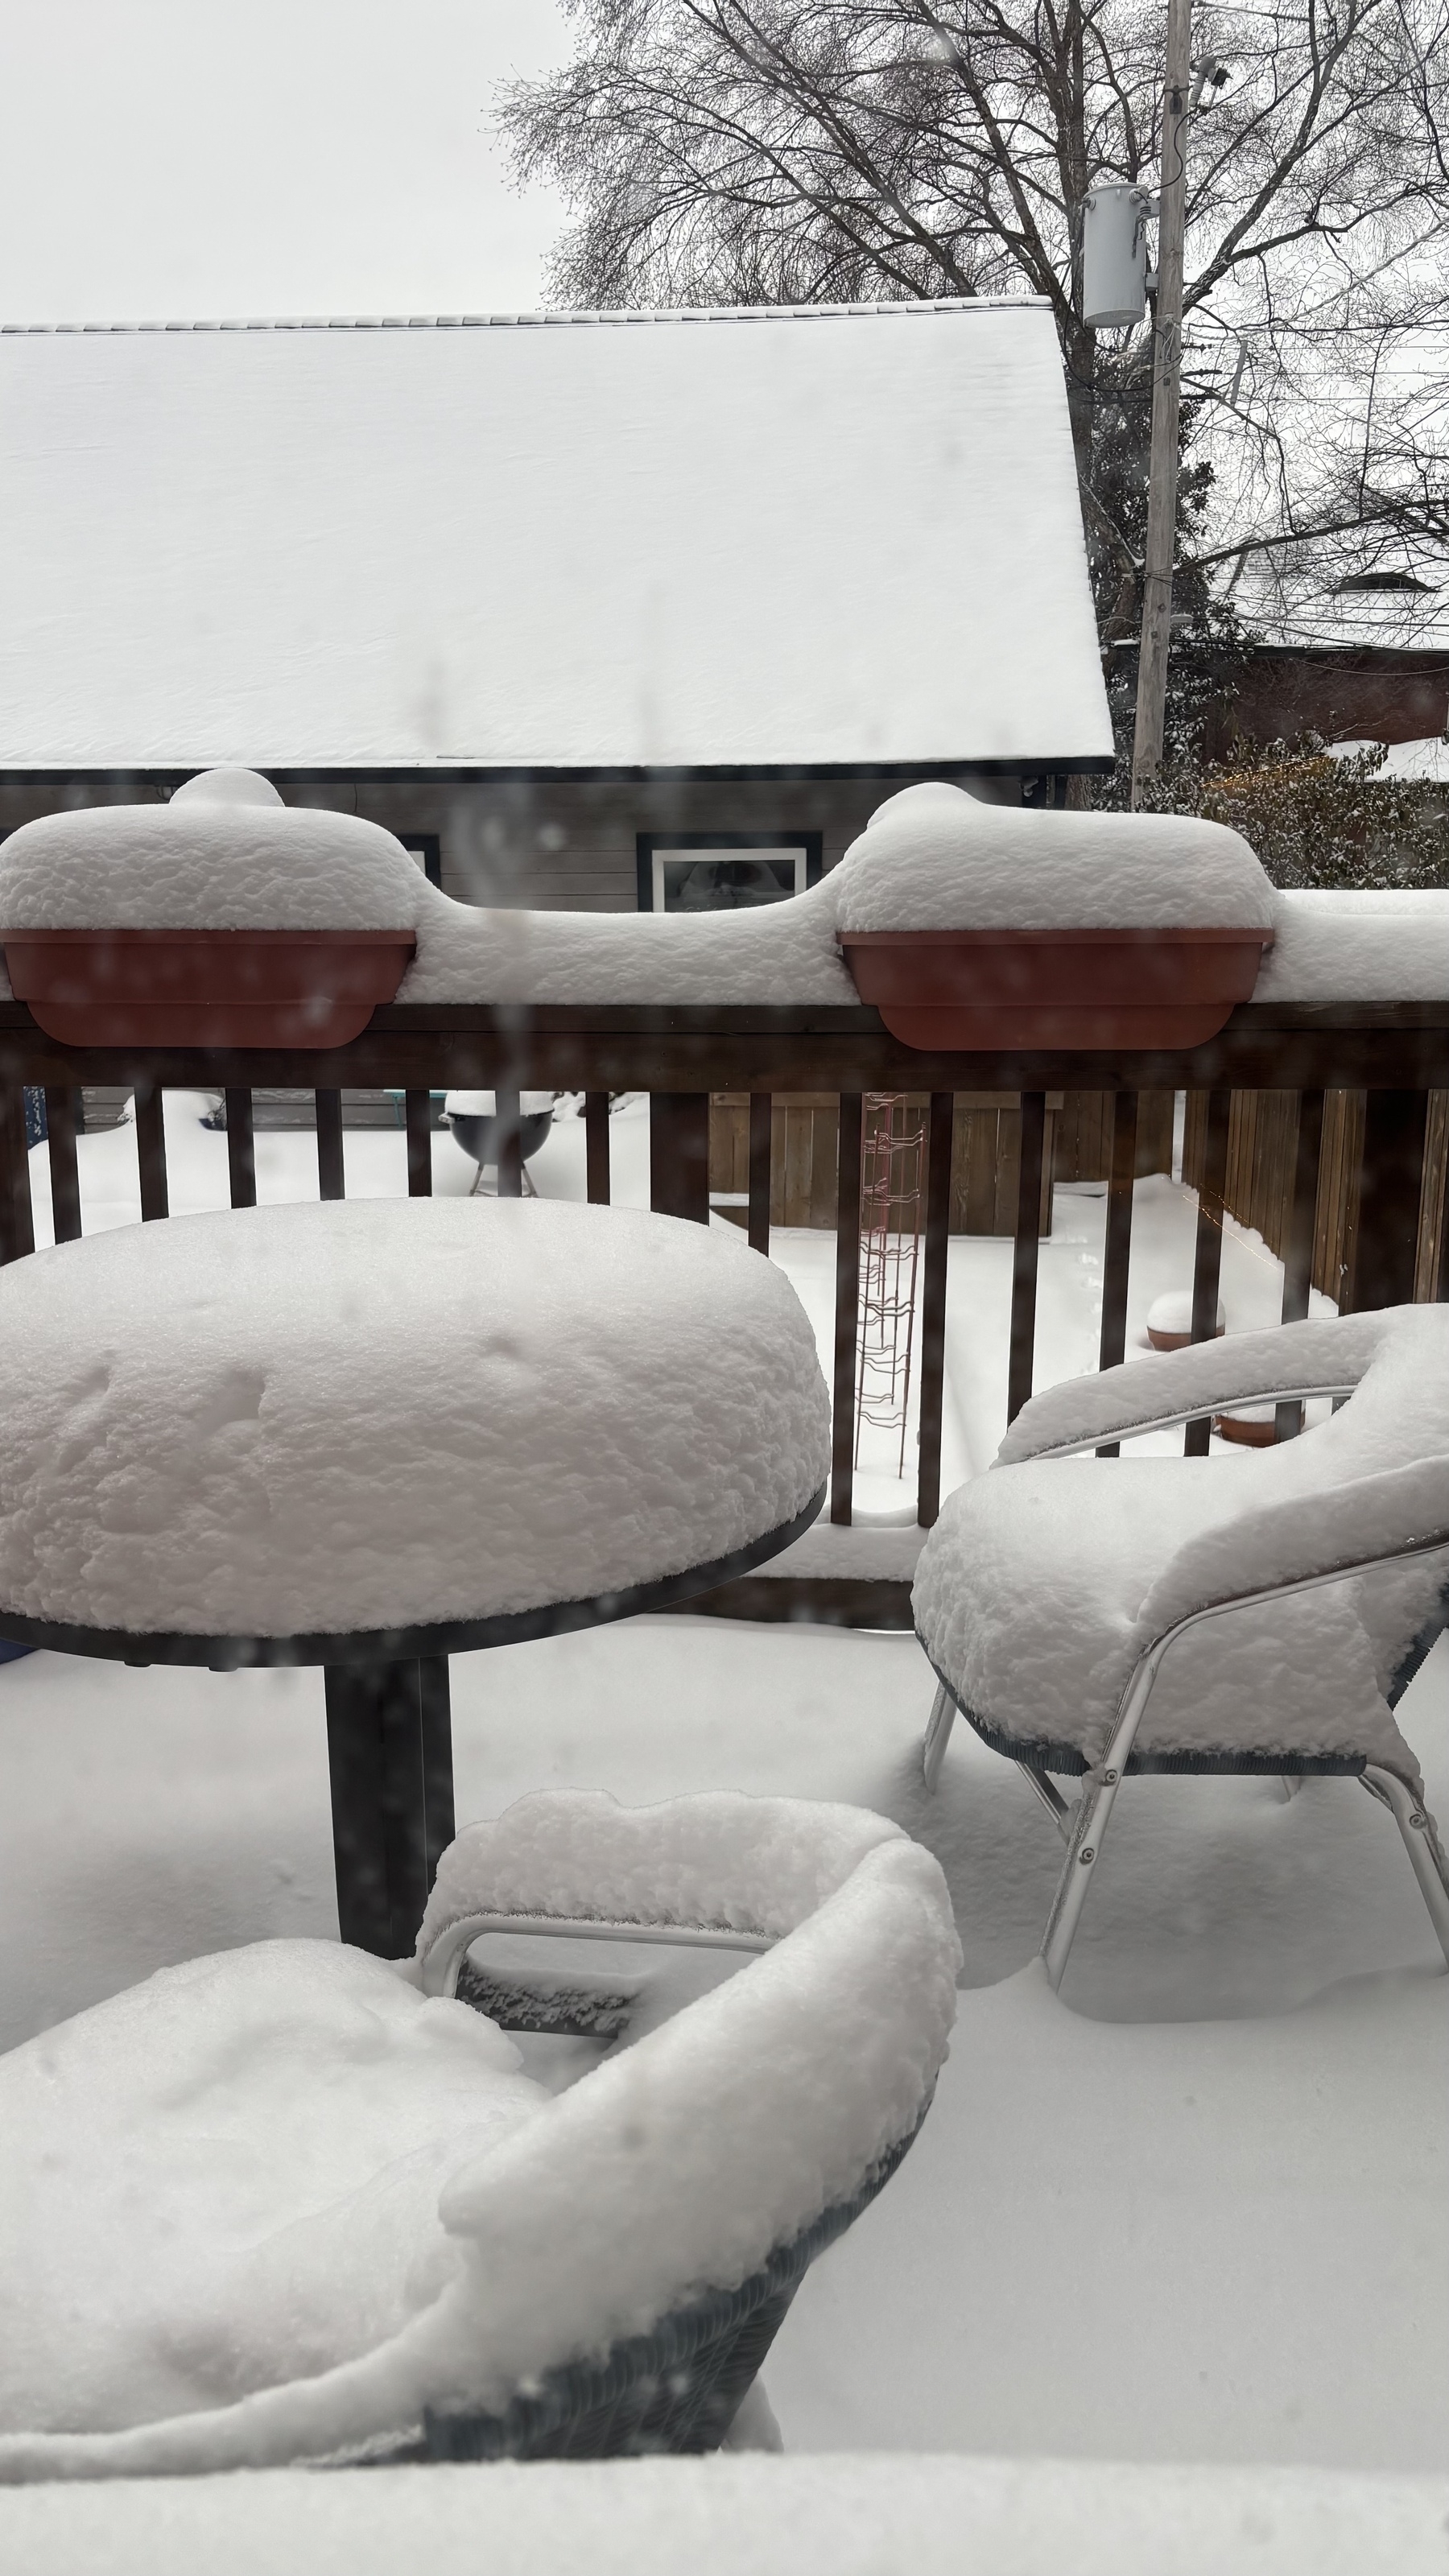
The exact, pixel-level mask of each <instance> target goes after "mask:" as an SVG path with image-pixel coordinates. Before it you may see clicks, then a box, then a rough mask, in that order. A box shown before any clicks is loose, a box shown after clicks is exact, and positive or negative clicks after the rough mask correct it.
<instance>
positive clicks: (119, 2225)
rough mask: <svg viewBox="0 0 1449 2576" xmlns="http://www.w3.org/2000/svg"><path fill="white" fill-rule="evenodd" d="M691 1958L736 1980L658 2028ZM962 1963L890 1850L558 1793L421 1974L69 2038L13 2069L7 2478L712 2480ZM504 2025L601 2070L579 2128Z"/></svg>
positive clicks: (918, 1880)
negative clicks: (549, 1964)
mask: <svg viewBox="0 0 1449 2576" xmlns="http://www.w3.org/2000/svg"><path fill="white" fill-rule="evenodd" d="M490 1934H503V1935H510V1936H514V1937H513V1939H512V1942H511V1944H510V1945H509V1946H510V1947H511V1949H512V1951H513V1953H514V1955H515V1961H516V1954H517V1949H518V1936H523V1937H524V1939H525V1940H526V1942H527V1944H528V1948H527V1951H526V1952H525V1956H526V1957H527V1958H529V1959H531V1961H532V1964H531V1965H525V1966H520V1965H518V1964H516V1963H515V1964H513V1965H502V1966H500V1965H498V1964H497V1953H496V1951H495V1953H494V1954H493V1956H494V1962H495V1964H494V1965H493V1966H491V1967H490V1966H489V1965H487V1964H486V1963H480V1962H479V1961H478V1960H477V1959H476V1958H475V1957H470V1954H473V1953H476V1951H477V1949H478V1945H479V1944H480V1942H481V1941H482V1940H483V1938H484V1936H486V1935H490ZM561 1937H562V1938H566V1939H572V1940H574V1941H576V1942H586V1943H588V1944H589V1945H590V1948H589V1951H588V1954H587V1955H589V1956H591V1957H594V1958H596V1959H598V1960H599V1962H600V1971H599V1972H595V1973H593V1974H590V1973H588V1971H587V1970H586V1969H580V1968H579V1967H578V1966H577V1965H576V1964H575V1965H565V1964H563V1962H564V1957H565V1954H564V1953H563V1952H562V1951H559V1952H558V1953H557V1957H558V1960H559V1963H560V1964H559V1965H558V1966H556V1967H555V1968H554V1969H553V1970H552V1972H549V1971H548V1970H547V1969H543V1968H540V1966H539V1964H538V1950H537V1943H538V1941H539V1940H540V1938H544V1939H546V1940H547V1941H550V1942H556V1941H558V1940H559V1939H560V1938H561ZM600 1942H604V1943H608V1944H612V1945H615V1946H613V1947H612V1948H611V1949H609V1950H607V1951H606V1950H601V1949H599V1947H598V1944H599V1943H600ZM621 1943H627V1944H629V1945H632V1946H631V1947H630V1948H629V1949H628V1950H625V1951H623V1952H622V1953H621V1950H620V1948H619V1947H618V1945H619V1944H621ZM661 1945H663V1948H662V1947H661ZM664 1948H667V1949H668V1950H670V1951H672V1952H673V1954H674V1957H673V1960H672V1962H671V1961H669V1960H667V1959H666V1958H665V1957H664V1955H663V1949H664ZM687 1951H693V1952H694V1953H696V1954H698V1953H700V1952H711V1951H712V1952H716V1953H721V1954H723V1953H728V1952H730V1951H734V1952H737V1953H743V1954H744V1955H745V1964H744V1965H743V1966H742V1968H741V1969H740V1970H739V1972H738V1973H734V1974H731V1975H728V1976H725V1977H723V1978H722V1980H721V1981H719V1982H717V1983H715V1984H714V1985H713V1987H712V1988H711V1989H710V1990H709V1991H707V1992H704V1993H698V1994H696V1995H695V1996H694V1998H693V2000H690V2001H687V2002H685V2003H683V2005H682V2006H680V2007H679V2008H677V2009H673V2010H671V1982H672V1981H673V1982H674V1984H675V1998H674V1999H675V2001H676V2002H677V1977H678V1969H679V1959H680V1955H681V1954H682V1953H684V1952H687ZM544 1955H545V1956H546V1955H547V1953H546V1952H545V1954H544ZM621 1957H622V1960H623V1962H624V1964H623V1965H622V1966H621ZM636 1960H637V1962H638V1965H637V1967H636V1966H634V1965H633V1964H631V1963H632V1962H633V1961H636ZM959 1960H960V1951H959V1947H958V1944H957V1941H956V1935H955V1929H954V1925H953V1921H952V1915H951V1907H950V1901H949V1898H948V1896H947V1892H946V1886H945V1882H944V1879H943V1878H942V1875H941V1872H940V1869H939V1868H938V1866H937V1864H936V1862H935V1861H934V1860H933V1859H932V1858H931V1856H930V1855H929V1854H928V1853H927V1852H925V1851H923V1850H922V1849H921V1848H920V1846H919V1845H918V1844H916V1843H913V1842H912V1841H910V1840H909V1839H908V1838H907V1836H905V1835H904V1834H903V1833H902V1832H901V1831H900V1829H899V1828H898V1827H897V1826H895V1825H892V1824H889V1823H886V1822H885V1821H883V1820H882V1819H881V1818H880V1817H878V1816H872V1815H868V1814H866V1813H865V1812H863V1811H862V1810H860V1809H858V1808H851V1807H839V1806H810V1805H805V1804H803V1803H801V1802H799V1801H796V1800H790V1799H753V1798H746V1797H741V1796H738V1795H734V1794H718V1795H709V1796H701V1797H690V1798H681V1799H677V1800H674V1801H672V1802H671V1803H669V1804H667V1805H664V1806H659V1807H652V1808H644V1809H626V1808H621V1807H619V1806H617V1805H616V1804H615V1803H614V1801H613V1800H612V1799H611V1798H608V1797H606V1796H603V1795H601V1794H599V1793H596V1792H585V1791H555V1792H544V1793H541V1794H538V1795H536V1796H532V1797H528V1798H524V1799H522V1800H521V1801H520V1802H519V1803H518V1804H517V1805H516V1806H514V1807H512V1808H510V1809H509V1811H508V1812H507V1814H506V1815H504V1816H503V1817H502V1818H501V1819H500V1820H499V1821H498V1822H497V1823H493V1824H484V1825H475V1826H472V1827H470V1828H469V1829H468V1830H467V1831H465V1832H464V1833H462V1834H460V1835H459V1837H458V1839H457V1841H456V1842H455V1843H453V1844H452V1845H451V1846H450V1848H449V1850H448V1851H447V1852H446V1853H445V1854H444V1856H443V1859H442V1863H441V1866H440V1868H439V1871H438V1877H437V1883H436V1886H435V1887H434V1890H433V1894H432V1897H431V1900H430V1902H429V1905H428V1910H427V1915H426V1919H425V1921H424V1923H423V1926H422V1930H421V1933H420V1935H419V1939H418V1946H417V1953H416V1956H415V1957H414V1958H413V1959H412V1960H411V1961H408V1962H405V1963H396V1964H391V1965H390V1964H388V1963H386V1962H383V1961H380V1960H377V1959H374V1958H371V1957H369V1956H367V1955H365V1954H364V1953H362V1952H360V1951H356V1950H347V1949H342V1948H339V1947H338V1946H337V1945H336V1944H335V1943H331V1942H321V1941H317V1942H307V1941H274V1942H262V1943H259V1944H257V1945H255V1946H254V1947H252V1948H249V1949H242V1950H237V1951H232V1952H228V1953H224V1954H222V1955H220V1956H217V1957H213V1958H209V1959H202V1960H197V1961H194V1962H193V1963H191V1964H190V1965H189V1966H186V1967H182V1968H173V1969H167V1970H163V1971H162V1972H161V1974H160V1975H158V1976H156V1977H153V1978H151V1979H150V1980H149V1981H148V1982H147V1983H146V1984H144V1985H142V1986H139V1987H136V1988H133V1989H132V1990H131V1991H129V1992H128V1993H126V1994H122V1995H118V1996H116V1997H114V1998H113V1999H112V2000H111V2001H110V2002H109V2003H104V2004H101V2005H98V2006H96V2007H95V2008H94V2009H93V2010H91V2011H90V2012H86V2013H82V2014H80V2015H79V2016H77V2018H76V2019H75V2020H73V2021H71V2022H68V2023H65V2024H63V2025H61V2026H60V2027H59V2028H57V2029H54V2030H50V2031H46V2032H44V2033H43V2034H42V2035H41V2036H40V2037H38V2038H37V2039H34V2040H31V2041H29V2042H28V2043H27V2044H26V2045H25V2046H23V2047H22V2048H19V2049H17V2050H14V2051H12V2052H11V2054H10V2055H9V2056H8V2057H7V2058H5V2059H3V2060H0V2303H3V2306H4V2309H5V2312H6V2319H7V2327H6V2335H5V2337H4V2339H3V2342H0V2428H3V2429H0V2478H3V2479H9V2480H16V2479H22V2478H43V2477H60V2476H72V2477H74V2476H108V2475H126V2474H146V2473H169V2472H177V2471H192V2470H194V2471H209V2470H217V2469H226V2468H238V2467H244V2466H251V2467H260V2466H266V2465H269V2464H275V2463H280V2462H286V2461H302V2460H307V2461H316V2462H322V2461H328V2462H336V2463H344V2462H347V2461H349V2460H357V2459H362V2458H379V2457H387V2458H394V2459H397V2458H402V2459H407V2458H412V2459H428V2458H433V2459H439V2458H441V2459H458V2458H467V2459H489V2458H497V2457H503V2456H509V2457H514V2458H525V2459H536V2458H547V2457H571V2458H589V2457H599V2456H603V2455H605V2454H608V2453H613V2452H620V2451H630V2450H676V2451H691V2450H693V2451H700V2450H709V2449H713V2448H715V2447H716V2446H717V2445H718V2444H719V2442H720V2441H721V2440H722V2439H723V2438H724V2437H725V2436H726V2435H727V2434H728V2433H729V2432H730V2428H731V2425H732V2423H733V2422H734V2420H735V2418H736V2415H737V2412H738V2410H739V2408H740V2406H741V2403H742V2401H743V2400H744V2399H745V2397H746V2395H747V2393H748V2392H749V2390H750V2388H751V2386H752V2384H753V2382H754V2378H755V2374H756V2372H757V2370H758V2368H759V2364H760V2360H761V2358H762V2356H763V2354H764V2352H765V2350H766V2348H767V2347H768V2345H769V2343H770V2341H771V2338H772V2336H773V2335H774V2333H775V2331H776V2328H777V2327H778V2325H779V2323H780V2321H781V2318H782V2317H783V2315H784V2313H785V2310H786V2308H787V2306H788V2304H789V2301H790V2299H791V2297H792V2295H793V2294H794V2291H795V2290H796V2288H797V2287H798V2285H799V2282H800V2280H801V2279H802V2277H803V2275H804V2273H805V2270H806V2268H807V2266H808V2265H809V2263H810V2262H811V2261H812V2259H813V2258H814V2256H815V2255H816V2254H818V2253H819V2252H820V2251H821V2250H822V2248H823V2247H824V2246H826V2245H828V2244H829V2243H830V2242H831V2241H832V2239H833V2238H835V2237H836V2236H838V2235H839V2234H840V2233H841V2232H842V2230H843V2229H844V2228H846V2227H847V2226H848V2225H849V2224H850V2222H851V2220H852V2219H853V2218H854V2217H855V2216H856V2214H857V2213H858V2212H859V2211H860V2210H861V2209H862V2208H863V2207H864V2206H865V2205H866V2203H867V2202H868V2201H869V2200H870V2199H871V2198H872V2197H873V2195H874V2194H875V2193H876V2192H877V2191H878V2190H879V2189H880V2187H881V2185H882V2183H883V2182H884V2181H885V2180H886V2179H887V2177H888V2176H889V2175H890V2173H891V2172H892V2171H893V2170H894V2168H895V2166H896V2165H897V2164H898V2163H899V2161H900V2159H901V2157H902V2156H903V2155H904V2153H905V2151H906V2149H907V2147H908V2146H909V2145H910V2142H911V2140H912V2138H913V2136H914V2134H915V2132H916V2130H917V2128H918V2127H919V2125H920V2122H921V2120H922V2117H923V2116H924V2113H925V2111H926V2108H927V2105H928V2104H929V2102H930V2099H931V2093H932V2089H933V2086H934V2083H935V2078H936V2074H937V2071H938V2069H939V2067H940V2064H941V2061H942V2059H943V2057H944V2056H945V2052H946V2039H947V2034H948V2032H949V2029H950V2026H951V2022H952V2019H953V2016H954V2010H955V1977H956V1970H957V1967H958V1965H959ZM700 1964H703V1965H706V1966H707V1964H708V1963H707V1962H703V1963H701V1962H700V1961H699V1960H698V1957H697V1955H696V1965H700ZM723 1964H724V1962H723V1960H722V1959H717V1960H716V1962H715V1967H716V1969H718V1968H720V1967H722V1966H723ZM470 1996H471V1997H472V1999H473V2008H472V2009H470V2008H469V2005H468V2002H467V2001H466V2000H457V1999H455V1998H464V1999H466V1998H468V1997H470ZM485 2010H490V2011H492V2012H493V2013H495V2014H497V2015H499V2016H500V2017H501V2019H502V2020H503V2021H506V2022H507V2023H508V2024H509V2025H510V2026H511V2027H513V2028H516V2029H524V2028H529V2029H545V2030H549V2031H553V2032H558V2031H570V2030H573V2031H580V2032H585V2033H591V2034H592V2035H593V2039H594V2043H595V2049H596V2051H600V2052H602V2053H601V2054H599V2055H598V2056H597V2058H596V2061H595V2062H593V2063H591V2064H590V2066H589V2068H588V2071H587V2072H585V2073H584V2074H583V2075H582V2076H580V2077H578V2079H577V2080H576V2081H575V2082H574V2083H573V2084H572V2085H571V2086H570V2087H569V2089H566V2090H563V2091H561V2092H556V2093H551V2092H550V2091H549V2090H548V2089H547V2088H546V2086H545V2084H544V2083H543V2082H541V2081H539V2080H537V2078H536V2077H531V2076H530V2075H528V2074H527V2073H526V2072H525V2071H524V2069H523V2066H522V2065H521V2063H520V2052H519V2050H518V2048H517V2047H516V2045H515V2044H514V2043H513V2042H512V2041H510V2040H509V2039H507V2038H506V2037H504V2036H503V2033H502V2030H501V2029H500V2027H499V2025H498V2021H496V2020H493V2019H485V2018H484V2017H483V2014H484V2011H485ZM577 2053H579V2052H576V2054H577ZM583 2053H586V2054H587V2052H583ZM757 2411H761V2410H757ZM762 2411H765V2412H766V2413H767V2410H762Z"/></svg>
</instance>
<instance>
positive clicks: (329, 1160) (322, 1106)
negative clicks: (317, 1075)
mask: <svg viewBox="0 0 1449 2576" xmlns="http://www.w3.org/2000/svg"><path fill="white" fill-rule="evenodd" d="M312 1097H313V1099H314V1100H315V1102H316V1104H317V1196H318V1197H319V1199H341V1198H345V1197H346V1195H347V1188H346V1181H345V1177H344V1174H343V1168H342V1094H341V1092H340V1091H314V1093H313V1094H312Z"/></svg>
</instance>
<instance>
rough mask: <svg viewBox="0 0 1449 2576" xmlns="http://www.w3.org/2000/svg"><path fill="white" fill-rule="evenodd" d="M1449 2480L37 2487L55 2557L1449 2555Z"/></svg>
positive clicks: (195, 2481)
mask: <svg viewBox="0 0 1449 2576" xmlns="http://www.w3.org/2000/svg"><path fill="white" fill-rule="evenodd" d="M1446 2513H1449V2480H1445V2479H1443V2478H1429V2477H1417V2478H1415V2477H1365V2476H1353V2475H1349V2474H1340V2473H1335V2472H1333V2471H1330V2470H1308V2469H1270V2468H1249V2469H1221V2468H1214V2469H1206V2468H1142V2467H1125V2466H1120V2465H1118V2464H1117V2463H1115V2462H1111V2461H1088V2460H1002V2459H989V2458H972V2457H970V2456H967V2457H962V2458H939V2457H936V2458H912V2457H910V2456H909V2454H905V2453H899V2454H896V2455H894V2456H892V2457H889V2458H886V2457H879V2456H877V2457H869V2456H867V2457H863V2458H862V2457H856V2458H845V2457H839V2456H832V2457H824V2458H822V2457H818V2456H817V2457H813V2458H812V2457H809V2456H805V2457H793V2458H785V2459H772V2458H768V2457H761V2456H758V2455H756V2456H754V2457H749V2456H741V2455H736V2456H733V2457H731V2456H730V2455H728V2454H725V2455H722V2456H718V2457H716V2458H714V2459H704V2460H661V2459H645V2460H617V2461H600V2462H588V2463H583V2462H574V2463H568V2464H549V2465H535V2466H532V2467H518V2466H516V2465H507V2464H505V2465H502V2466H496V2467H488V2468H432V2469H369V2470H367V2471H366V2472H358V2473H356V2474H354V2475H351V2476H346V2475H340V2476H331V2477H329V2476H325V2475H324V2476H318V2475H316V2474H315V2473H311V2472H308V2471H306V2470H274V2471H271V2472H268V2473H265V2474H263V2475H260V2476H258V2475H253V2476H241V2477H236V2476H232V2477H224V2478H169V2479H163V2480H157V2481H151V2480H139V2481H129V2480H127V2481H123V2482H120V2483H117V2484H113V2485H108V2486H105V2487H93V2486H81V2487H75V2486H51V2487H30V2488H25V2489H21V2490H16V2491H12V2492H11V2493H9V2494H6V2495H0V2549H3V2550H4V2551H5V2553H6V2554H7V2556H8V2557H9V2558H10V2559H11V2561H12V2563H13V2564H14V2565H16V2566H17V2567H18V2566H30V2567H36V2568H38V2567H50V2568H55V2569H61V2568H63V2569H64V2570H65V2576H195V2571H196V2570H197V2568H199V2567H204V2568H205V2569H206V2570H207V2576H257V2570H258V2569H259V2568H263V2567H264V2568H266V2569H267V2571H268V2576H406V2571H408V2570H410V2569H414V2568H420V2567H425V2568H426V2569H427V2570H428V2576H477V2571H478V2570H479V2568H480V2566H486V2568H487V2571H488V2576H576V2571H577V2570H578V2569H579V2568H580V2567H584V2566H587V2567H588V2568H589V2569H590V2570H591V2576H678V2571H679V2570H680V2569H681V2568H685V2567H687V2568H689V2569H691V2570H693V2571H694V2576H882V2571H883V2570H887V2569H888V2570H890V2571H891V2576H961V2570H962V2569H963V2568H969V2569H970V2571H971V2576H1060V2571H1061V2570H1062V2568H1064V2567H1070V2568H1071V2569H1072V2570H1073V2576H1227V2571H1229V2570H1231V2571H1235V2572H1236V2571H1237V2570H1240V2569H1242V2570H1246V2569H1249V2568H1251V2570H1252V2571H1253V2576H1442V2569H1443V2563H1444V2560H1443V2546H1444V2544H1443V2532H1444V2523H1445V2517H1446Z"/></svg>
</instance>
